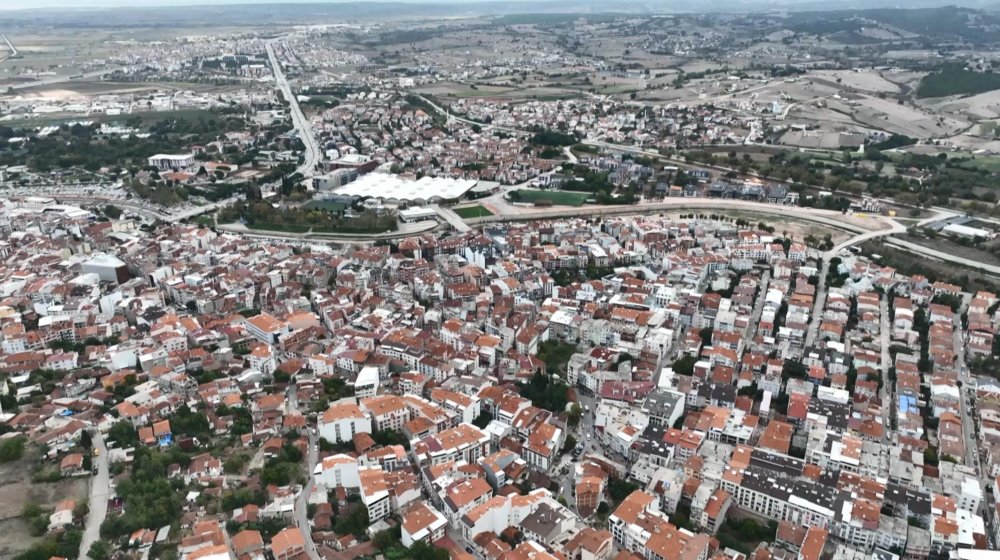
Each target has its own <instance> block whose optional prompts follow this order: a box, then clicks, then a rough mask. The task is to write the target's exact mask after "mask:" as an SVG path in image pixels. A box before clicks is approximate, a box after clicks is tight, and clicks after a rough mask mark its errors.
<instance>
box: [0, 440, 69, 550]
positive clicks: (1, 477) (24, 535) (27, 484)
mask: <svg viewBox="0 0 1000 560" xmlns="http://www.w3.org/2000/svg"><path fill="white" fill-rule="evenodd" d="M34 451H35V450H34V449H33V448H30V447H29V449H28V450H27V451H26V452H25V457H24V458H22V459H20V460H18V461H14V462H13V463H7V464H4V465H0V488H3V491H2V492H0V531H2V532H0V534H2V535H3V537H0V558H11V557H13V556H15V555H16V554H17V553H18V552H20V551H23V550H26V549H28V548H29V547H31V545H33V544H35V542H37V541H38V538H36V537H32V536H31V535H30V534H29V532H28V527H27V525H26V524H25V523H24V522H23V521H21V519H20V515H21V511H22V510H23V509H24V505H25V504H29V503H30V504H38V505H40V506H41V507H42V508H43V509H51V508H52V507H54V506H55V505H56V504H57V503H59V502H61V501H63V500H66V499H69V498H73V499H76V500H78V501H79V500H85V499H86V498H87V492H88V488H87V480H88V479H87V478H86V477H81V478H69V479H64V480H60V481H58V482H50V483H44V484H38V483H33V482H32V481H31V474H32V473H33V472H34V471H35V466H36V461H37V459H36V458H35V457H34V454H35V453H34Z"/></svg>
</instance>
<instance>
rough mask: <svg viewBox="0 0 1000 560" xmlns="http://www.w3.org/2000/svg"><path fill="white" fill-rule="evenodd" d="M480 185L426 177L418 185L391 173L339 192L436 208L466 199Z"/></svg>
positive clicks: (369, 177) (374, 175)
mask: <svg viewBox="0 0 1000 560" xmlns="http://www.w3.org/2000/svg"><path fill="white" fill-rule="evenodd" d="M477 184H478V181H476V180H472V179H447V178H441V177H424V178H422V179H418V180H416V181H412V180H410V179H404V178H402V177H399V176H398V175H390V174H387V173H369V174H368V175H364V176H362V177H359V178H358V179H357V180H356V181H353V182H351V183H348V184H347V185H344V186H342V187H340V188H338V189H336V191H334V192H336V194H339V195H343V196H354V197H360V198H366V197H371V198H378V199H381V200H383V201H385V202H387V203H391V204H399V203H410V204H432V203H436V202H441V201H443V200H453V199H460V198H462V197H463V196H464V195H465V193H467V192H469V191H470V190H471V189H472V188H473V187H475V186H476V185H477Z"/></svg>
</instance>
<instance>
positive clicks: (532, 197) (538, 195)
mask: <svg viewBox="0 0 1000 560" xmlns="http://www.w3.org/2000/svg"><path fill="white" fill-rule="evenodd" d="M514 192H516V193H517V195H516V196H515V197H512V200H514V201H515V202H516V201H517V199H518V198H519V199H520V201H521V202H531V203H536V204H537V203H538V202H539V201H543V200H547V201H549V202H551V203H552V204H554V205H557V206H583V203H585V202H587V198H589V197H590V194H589V193H581V192H571V191H538V190H534V189H521V190H518V191H514Z"/></svg>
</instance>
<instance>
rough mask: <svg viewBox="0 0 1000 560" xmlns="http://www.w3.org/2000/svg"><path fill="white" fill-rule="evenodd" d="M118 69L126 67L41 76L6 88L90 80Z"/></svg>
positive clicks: (14, 88) (13, 88) (25, 87)
mask: <svg viewBox="0 0 1000 560" xmlns="http://www.w3.org/2000/svg"><path fill="white" fill-rule="evenodd" d="M119 70H122V71H124V70H126V68H125V67H119V68H106V69H104V70H95V71H93V72H84V73H83V74H75V75H73V76H50V77H48V78H42V79H41V80H33V81H30V82H24V83H21V84H14V85H10V86H7V88H8V89H12V90H20V89H29V88H33V87H41V86H51V85H55V84H61V83H64V82H73V81H77V80H91V79H94V78H100V77H102V76H107V75H108V74H113V73H115V72H117V71H119Z"/></svg>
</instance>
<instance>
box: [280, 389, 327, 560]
mask: <svg viewBox="0 0 1000 560" xmlns="http://www.w3.org/2000/svg"><path fill="white" fill-rule="evenodd" d="M298 408H299V394H298V386H297V384H296V383H295V379H292V381H291V382H290V383H289V384H288V393H287V394H286V398H285V410H286V411H287V412H291V411H297V410H298ZM308 434H309V452H308V453H306V466H307V468H308V469H309V480H308V481H307V482H306V484H305V486H304V487H303V488H302V491H301V492H299V495H298V496H296V497H295V511H294V514H293V516H294V519H295V525H296V526H297V527H298V528H299V530H301V531H302V537H303V538H304V539H305V543H306V554H308V555H309V559H310V560H320V556H319V552H318V551H317V550H316V543H314V542H313V538H312V528H311V526H310V524H309V515H308V507H307V506H308V505H309V496H310V495H312V492H313V489H314V488H315V487H316V475H315V474H313V471H314V470H316V462H317V461H318V460H319V441H318V438H317V436H316V431H315V430H314V429H312V428H310V429H309V431H308Z"/></svg>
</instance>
